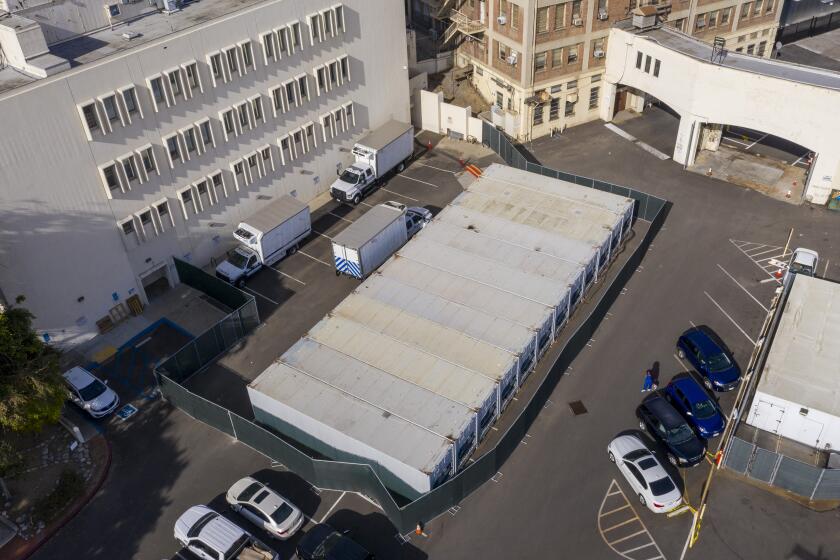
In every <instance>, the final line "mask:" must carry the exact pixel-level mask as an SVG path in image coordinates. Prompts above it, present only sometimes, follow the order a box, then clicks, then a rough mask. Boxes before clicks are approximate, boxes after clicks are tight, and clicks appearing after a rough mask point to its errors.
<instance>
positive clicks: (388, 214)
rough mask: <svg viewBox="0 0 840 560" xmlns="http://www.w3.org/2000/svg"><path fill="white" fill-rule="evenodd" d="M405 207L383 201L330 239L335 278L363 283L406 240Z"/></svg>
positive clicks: (397, 203)
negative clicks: (350, 278) (340, 277)
mask: <svg viewBox="0 0 840 560" xmlns="http://www.w3.org/2000/svg"><path fill="white" fill-rule="evenodd" d="M405 217H406V207H405V205H403V204H400V203H399V202H392V201H391V202H385V203H383V204H378V205H376V206H374V207H373V208H371V209H370V210H368V211H367V212H366V213H365V214H364V215H363V216H362V217H361V218H359V219H358V220H356V221H355V222H353V223H352V224H350V225H349V226H347V228H346V229H345V230H343V231H342V232H341V233H339V234H338V235H336V236H335V237H334V238H333V240H332V249H333V260H334V261H335V275H336V276H340V275H341V274H347V275H348V276H352V277H353V278H358V279H359V280H363V279H364V278H366V277H367V276H368V275H369V274H370V273H371V272H373V271H374V270H376V269H377V268H378V267H379V265H381V264H382V263H384V262H385V261H386V260H388V257H390V256H391V255H393V254H394V253H395V252H396V251H397V249H399V248H400V247H402V246H403V245H405V242H406V241H408V228H407V227H406V219H405Z"/></svg>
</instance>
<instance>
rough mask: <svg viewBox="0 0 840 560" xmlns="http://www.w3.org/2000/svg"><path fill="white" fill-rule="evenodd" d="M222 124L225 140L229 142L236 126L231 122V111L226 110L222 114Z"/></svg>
mask: <svg viewBox="0 0 840 560" xmlns="http://www.w3.org/2000/svg"><path fill="white" fill-rule="evenodd" d="M222 123H223V124H224V128H225V140H229V139H230V137H231V136H233V134H234V132H235V131H236V124H235V123H234V120H233V109H228V110H227V111H225V112H224V113H222Z"/></svg>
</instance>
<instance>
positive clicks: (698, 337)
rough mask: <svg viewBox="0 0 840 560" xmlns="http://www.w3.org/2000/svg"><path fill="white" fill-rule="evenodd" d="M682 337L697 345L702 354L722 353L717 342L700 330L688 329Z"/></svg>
mask: <svg viewBox="0 0 840 560" xmlns="http://www.w3.org/2000/svg"><path fill="white" fill-rule="evenodd" d="M683 336H684V337H686V338H688V339H689V340H691V342H693V343H694V344H696V345H697V347H698V348H700V350H702V351H703V353H704V354H705V353H718V352H722V351H723V349H722V348H721V347H720V346H718V344H717V342H715V341H714V340H713V339H712V338H711V337H710V336H709V335H708V334H707V333H706V332H704V331H702V330H700V329H689V330H687V331H685V333H684V334H683Z"/></svg>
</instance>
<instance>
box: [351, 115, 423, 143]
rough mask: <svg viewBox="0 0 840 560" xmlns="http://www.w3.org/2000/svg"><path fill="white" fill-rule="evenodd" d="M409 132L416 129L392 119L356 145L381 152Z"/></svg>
mask: <svg viewBox="0 0 840 560" xmlns="http://www.w3.org/2000/svg"><path fill="white" fill-rule="evenodd" d="M409 130H411V131H414V127H413V126H411V125H410V124H408V123H404V122H400V121H395V120H393V119H392V120H390V121H388V122H386V123H385V124H383V125H382V126H380V127H379V128H377V129H376V130H374V131H373V132H371V133H370V134H368V135H367V136H365V137H364V138H362V139H361V140H359V141H358V142H356V143H357V144H361V145H362V146H366V147H368V148H373V149H374V150H381V149H382V148H384V147H385V146H387V145H388V144H390V143H391V142H393V141H394V140H395V139H396V138H397V137H398V136H400V135H402V134H403V133H405V132H407V131H409Z"/></svg>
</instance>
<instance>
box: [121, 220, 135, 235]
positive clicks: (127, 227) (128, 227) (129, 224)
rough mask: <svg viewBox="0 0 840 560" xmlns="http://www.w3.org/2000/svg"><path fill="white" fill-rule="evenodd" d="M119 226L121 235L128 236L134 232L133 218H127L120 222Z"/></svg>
mask: <svg viewBox="0 0 840 560" xmlns="http://www.w3.org/2000/svg"><path fill="white" fill-rule="evenodd" d="M120 228H121V229H122V232H123V235H125V236H130V235H133V234H134V218H129V219H127V220H125V221H124V222H122V223H120Z"/></svg>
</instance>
